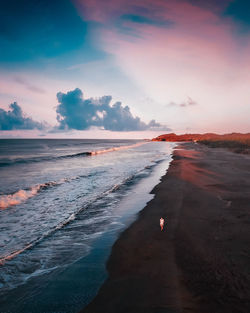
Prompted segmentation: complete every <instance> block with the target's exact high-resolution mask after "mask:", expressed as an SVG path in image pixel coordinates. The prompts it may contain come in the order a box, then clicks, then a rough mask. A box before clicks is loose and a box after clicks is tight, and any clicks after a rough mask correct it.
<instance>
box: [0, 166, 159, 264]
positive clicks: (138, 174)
mask: <svg viewBox="0 0 250 313" xmlns="http://www.w3.org/2000/svg"><path fill="white" fill-rule="evenodd" d="M160 162H162V160H158V161H156V162H154V164H152V165H151V166H145V167H144V168H143V169H142V170H139V171H138V172H136V173H135V174H133V175H131V176H128V177H127V178H125V179H124V180H123V181H122V182H121V183H119V184H116V185H114V186H112V188H110V189H108V190H106V191H104V192H103V193H102V194H100V195H98V196H97V197H96V198H95V199H94V200H92V201H90V202H88V203H86V204H85V205H84V206H82V207H81V208H79V209H78V210H77V211H76V212H75V213H72V214H71V215H70V216H69V217H68V218H67V219H65V220H64V221H62V222H60V223H59V224H58V225H56V226H55V227H54V228H52V229H51V230H49V231H47V232H46V233H44V234H43V235H42V236H40V237H39V238H37V239H35V240H33V241H31V242H29V243H27V245H26V246H25V247H23V248H21V249H19V250H15V251H13V252H11V253H9V254H8V255H5V256H1V257H0V265H4V263H5V262H6V261H9V260H12V259H13V258H15V257H17V256H18V255H19V254H21V253H23V252H25V251H26V250H29V249H32V248H33V247H34V246H36V245H37V244H38V243H40V242H41V241H42V240H44V239H45V238H47V237H49V236H51V235H52V234H53V233H54V232H55V231H57V230H60V229H61V228H63V227H65V226H66V225H68V224H69V223H71V222H72V221H74V220H75V219H76V218H77V216H78V214H80V213H81V212H82V211H83V210H86V209H87V208H89V207H90V206H92V205H94V204H95V202H96V201H97V200H99V199H102V198H104V197H105V196H107V195H109V194H110V193H113V192H116V191H118V190H120V189H122V188H126V187H129V186H130V185H132V184H133V183H135V182H136V181H137V180H138V179H141V178H142V176H143V175H144V174H145V173H144V172H145V170H150V171H151V170H152V169H153V167H154V166H156V165H157V164H158V163H160ZM64 181H65V180H64ZM60 183H62V181H61V182H50V183H46V184H41V185H38V186H35V187H34V188H33V189H34V191H33V195H35V194H36V193H37V192H38V191H39V190H41V189H45V188H48V187H50V186H55V185H58V184H60ZM20 191H21V190H19V191H18V192H17V193H15V194H13V195H12V197H13V198H15V195H17V194H18V193H19V192H20ZM31 191H32V190H30V192H31ZM35 192H36V193H35ZM20 194H21V193H20ZM28 195H30V196H29V197H32V196H33V195H31V193H30V194H29V191H27V195H26V198H25V197H24V198H21V200H20V201H22V200H23V199H24V200H25V199H27V198H28ZM2 197H6V196H2ZM24 200H23V201H24ZM15 204H17V203H15ZM0 205H2V202H1V198H0ZM0 207H1V206H0Z"/></svg>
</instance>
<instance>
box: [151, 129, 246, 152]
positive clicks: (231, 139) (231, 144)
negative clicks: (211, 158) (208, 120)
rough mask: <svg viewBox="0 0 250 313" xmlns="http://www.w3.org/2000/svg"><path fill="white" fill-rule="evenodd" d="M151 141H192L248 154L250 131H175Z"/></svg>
mask: <svg viewBox="0 0 250 313" xmlns="http://www.w3.org/2000/svg"><path fill="white" fill-rule="evenodd" d="M152 141H168V142H184V141H192V142H199V143H202V144H205V145H207V146H209V147H211V148H229V149H230V150H231V151H233V152H236V153H244V154H250V133H247V134H241V133H231V134H224V135H219V134H214V133H205V134H183V135H176V134H175V133H169V134H164V135H160V136H158V137H156V138H153V139H152Z"/></svg>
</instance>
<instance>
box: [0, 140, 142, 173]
mask: <svg viewBox="0 0 250 313" xmlns="http://www.w3.org/2000/svg"><path fill="white" fill-rule="evenodd" d="M145 143H147V141H144V142H139V143H136V144H133V145H127V146H119V147H112V148H108V149H102V150H94V151H83V152H79V153H74V154H66V155H60V156H41V157H36V158H26V159H25V158H16V159H2V160H0V167H5V166H11V165H15V164H23V163H36V162H44V161H55V160H60V159H67V158H80V157H89V156H94V155H98V154H103V153H108V152H114V151H120V150H126V149H130V148H136V147H139V146H141V145H143V144H145Z"/></svg>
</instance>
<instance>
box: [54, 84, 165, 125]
mask: <svg viewBox="0 0 250 313" xmlns="http://www.w3.org/2000/svg"><path fill="white" fill-rule="evenodd" d="M57 99H58V102H59V104H58V106H57V109H56V112H57V120H58V122H59V129H62V130H63V129H64V130H65V129H77V130H84V129H89V128H90V127H91V126H96V127H100V128H103V129H106V130H111V131H139V130H149V129H150V130H153V129H164V130H168V128H167V127H165V126H163V125H161V124H159V123H157V122H155V121H154V120H152V121H151V122H150V123H148V124H146V123H144V122H143V121H142V120H141V119H140V118H139V117H137V116H136V117H134V116H133V115H132V113H131V112H130V108H129V107H128V106H125V107H123V106H122V104H121V102H116V103H115V104H114V105H111V100H112V97H111V96H103V97H100V98H97V99H93V98H90V99H84V98H83V93H82V91H81V90H80V89H79V88H76V89H75V90H73V91H69V92H67V93H62V92H59V93H58V94H57Z"/></svg>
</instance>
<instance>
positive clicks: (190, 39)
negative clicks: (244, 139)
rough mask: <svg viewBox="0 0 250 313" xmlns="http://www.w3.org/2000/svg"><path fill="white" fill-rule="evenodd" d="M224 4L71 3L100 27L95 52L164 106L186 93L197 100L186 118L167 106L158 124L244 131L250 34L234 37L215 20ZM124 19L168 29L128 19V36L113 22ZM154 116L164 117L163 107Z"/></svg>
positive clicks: (249, 105) (227, 24)
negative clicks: (136, 18)
mask: <svg viewBox="0 0 250 313" xmlns="http://www.w3.org/2000/svg"><path fill="white" fill-rule="evenodd" d="M229 2H230V1H223V3H222V5H221V3H220V5H218V6H213V7H209V6H197V5H194V4H193V3H195V2H194V1H193V2H192V3H191V2H190V1H184V0H183V1H178V0H174V1H162V0H155V1H149V0H145V1H142V0H137V1H133V2H132V1H122V0H120V1H105V2H102V1H85V0H84V1H81V0H77V5H78V7H79V9H81V10H82V11H81V12H82V14H83V15H84V16H85V18H86V17H87V18H88V19H90V20H92V19H93V20H95V21H98V22H101V23H104V24H105V27H103V28H102V30H101V32H102V36H101V42H100V45H101V47H102V48H103V49H104V50H106V51H107V52H108V53H110V54H112V55H113V56H115V58H116V60H117V64H118V65H119V66H120V68H121V69H122V71H124V72H125V73H126V75H128V76H129V77H130V78H131V79H132V80H133V81H135V82H136V83H137V85H138V86H140V87H141V88H142V90H145V92H147V94H148V96H149V97H151V98H152V99H153V100H155V101H156V102H159V103H162V104H166V103H169V102H171V101H174V102H176V103H181V102H182V101H183V100H184V99H186V98H187V96H190V97H191V98H194V99H196V101H197V103H198V104H199V105H197V106H192V107H190V108H189V110H188V111H186V112H185V114H179V113H178V112H179V111H178V110H179V109H178V108H170V109H168V110H167V109H166V111H165V112H166V113H165V114H166V120H165V121H164V122H166V123H167V124H169V125H170V126H172V127H174V124H176V125H182V126H181V127H185V125H188V126H189V125H190V124H191V125H194V127H196V128H198V129H199V128H201V129H202V128H204V127H205V128H206V129H211V128H213V129H215V130H216V129H217V130H218V131H223V130H224V131H231V130H232V129H234V130H235V131H237V130H241V131H249V121H248V119H247V117H246V116H247V115H246V111H247V112H248V113H249V111H250V99H249V93H248V86H249V84H250V74H249V73H250V37H249V36H247V35H245V36H244V37H242V36H239V35H237V26H236V25H235V24H234V22H233V21H232V20H231V19H230V18H224V17H222V16H221V15H220V11H221V10H222V9H223V8H225V6H226V5H227V4H228V3H229ZM138 8H141V10H140V9H138ZM143 9H144V10H143ZM145 9H146V10H145ZM124 14H135V15H136V14H138V15H143V16H145V17H148V18H150V19H152V20H153V21H171V22H173V24H172V25H171V26H169V27H162V26H159V25H157V23H155V24H153V23H152V24H150V23H148V24H147V23H135V22H133V21H126V26H129V27H131V28H132V29H133V33H132V35H131V34H130V33H129V32H128V33H122V32H121V31H120V29H119V27H117V24H116V23H113V21H114V20H116V19H119V17H120V16H122V15H124ZM134 34H137V35H138V36H137V37H136V36H134ZM156 111H157V109H156ZM159 112H160V113H159V117H160V116H161V117H162V115H163V112H162V109H161V108H159ZM248 115H249V114H248ZM155 117H156V119H159V117H158V116H157V115H156V116H155ZM161 121H162V120H161ZM162 122H163V121H162ZM171 122H172V123H171Z"/></svg>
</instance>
